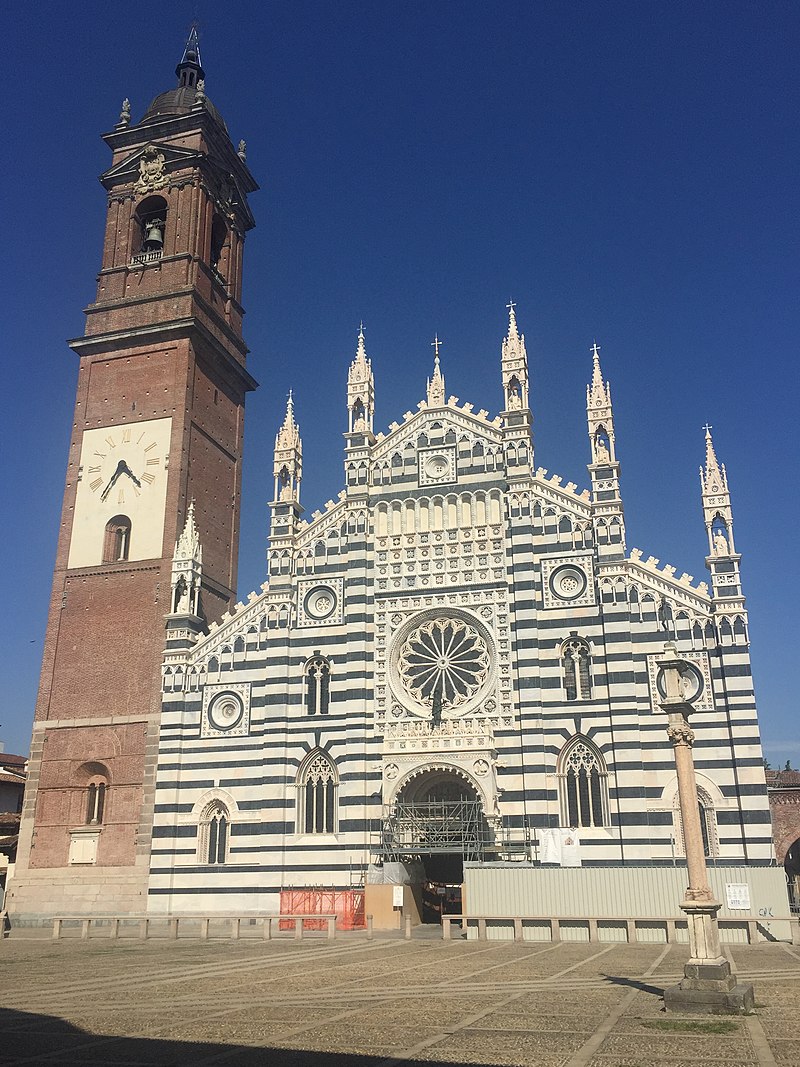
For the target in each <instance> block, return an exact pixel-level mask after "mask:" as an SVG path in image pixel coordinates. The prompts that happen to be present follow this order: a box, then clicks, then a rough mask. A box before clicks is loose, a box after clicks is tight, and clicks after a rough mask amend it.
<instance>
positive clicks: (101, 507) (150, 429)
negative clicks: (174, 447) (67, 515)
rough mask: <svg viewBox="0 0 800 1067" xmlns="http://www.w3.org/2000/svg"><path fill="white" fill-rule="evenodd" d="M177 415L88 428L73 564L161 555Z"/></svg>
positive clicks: (72, 545) (71, 555) (72, 547)
mask: <svg viewBox="0 0 800 1067" xmlns="http://www.w3.org/2000/svg"><path fill="white" fill-rule="evenodd" d="M171 430H172V419H150V420H148V421H146V422H134V423H128V424H124V423H123V424H121V425H117V426H104V427H99V428H96V429H91V430H86V431H85V433H84V435H83V443H82V447H81V461H80V471H79V474H78V488H77V492H76V494H75V515H74V520H73V523H72V539H71V541H70V548H69V563H68V566H69V567H94V566H97V565H98V564H101V563H109V562H117V561H122V560H143V559H158V558H159V557H160V556H161V553H162V545H163V540H164V508H165V505H166V495H167V466H168V460H169V441H170V433H171Z"/></svg>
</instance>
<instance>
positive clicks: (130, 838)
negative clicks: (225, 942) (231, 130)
mask: <svg viewBox="0 0 800 1067" xmlns="http://www.w3.org/2000/svg"><path fill="white" fill-rule="evenodd" d="M176 74H177V78H178V82H177V85H176V86H175V87H174V88H172V89H170V90H169V91H167V92H165V93H162V94H161V95H160V96H157V97H156V99H155V100H154V101H153V102H152V104H151V105H150V107H149V108H148V109H147V111H146V112H145V115H144V117H143V118H142V119H141V121H139V122H138V123H132V122H131V113H130V104H129V103H128V101H127V100H126V101H125V102H124V104H123V107H122V113H121V115H120V118H119V121H118V123H117V125H116V126H115V127H114V129H113V130H112V132H111V133H108V134H106V135H105V136H104V138H103V139H104V141H105V142H106V144H107V145H108V146H109V148H110V149H111V152H112V160H111V166H110V168H109V169H108V170H107V171H106V172H105V173H104V174H103V175H102V176H101V178H100V181H101V182H102V184H103V186H104V188H105V189H106V191H107V194H108V195H107V217H106V227H105V236H104V241H103V252H102V265H101V269H100V274H99V278H98V284H97V296H96V298H95V301H94V303H92V304H90V306H89V307H88V308H87V311H86V317H87V321H86V332H85V335H84V336H83V337H81V338H80V339H78V340H75V341H71V342H70V347H71V348H72V349H73V350H74V351H75V352H76V353H77V355H78V356H79V358H80V365H79V372H78V388H77V399H76V403H75V417H74V424H73V431H72V439H71V442H70V450H69V460H68V466H67V478H66V489H65V493H64V505H63V511H62V516H61V526H60V531H59V539H58V548H57V556H56V564H55V575H54V580H53V592H52V600H51V603H50V614H49V619H48V625H47V632H46V638H45V646H44V656H43V663H42V673H41V681H40V688H39V696H38V701H37V705H36V715H35V723H34V730H33V741H32V751H31V774H30V779H29V786H28V791H27V794H26V801H25V810H24V814H23V824H22V832H21V837H20V847H19V855H18V861H17V867H16V873H15V878H14V880H13V881H12V883H11V887H10V892H9V897H8V900H7V907H8V910H9V913H10V915H11V920H12V923H16V924H17V925H25V924H28V923H36V922H39V921H42V920H43V919H45V918H47V917H49V916H51V915H53V914H57V913H60V914H80V913H92V914H103V913H108V914H115V913H116V914H123V913H135V912H139V913H141V912H143V911H145V909H146V885H147V875H148V866H149V852H150V827H151V823H152V805H153V774H154V768H155V759H156V748H157V737H158V726H159V718H160V703H161V702H160V693H161V661H162V651H163V647H164V643H165V624H164V616H165V615H166V614H167V613H169V611H170V607H171V605H170V577H171V566H172V557H173V551H174V548H175V543H176V540H177V538H178V537H179V535H180V533H181V530H182V529H183V527H184V523H185V519H186V514H187V510H188V508H189V506H190V503H191V501H192V500H193V501H194V515H195V520H196V523H197V528H198V531H199V536H200V540H201V542H202V545H203V582H202V589H201V592H200V601H199V609H198V614H200V615H201V616H202V618H203V619H204V621H205V622H211V621H213V620H215V619H218V618H219V617H220V616H221V615H222V614H223V612H225V611H226V610H227V609H228V607H229V606H230V605H231V604H232V603H233V599H234V585H235V582H236V566H237V552H238V537H239V507H240V488H241V458H242V431H243V421H244V401H245V394H246V393H247V392H248V391H249V390H251V389H253V388H255V386H256V382H255V381H254V379H253V378H252V377H251V376H250V374H249V373H248V371H247V369H246V366H245V363H246V355H247V347H246V345H245V343H244V341H243V339H242V316H243V309H242V306H241V295H242V253H243V248H244V238H245V234H246V232H247V231H248V230H249V229H250V228H251V227H252V226H253V225H254V220H253V217H252V215H251V213H250V209H249V207H248V204H247V196H248V194H249V193H252V192H253V191H254V190H255V189H256V188H257V185H256V183H255V181H254V180H253V177H252V175H251V174H250V172H249V170H248V169H247V166H246V164H245V145H244V142H243V141H242V142H240V144H239V147H238V150H237V149H235V148H234V147H233V144H232V143H231V140H230V137H229V135H228V131H227V128H226V126H225V123H224V122H223V120H222V117H221V116H220V114H219V112H218V111H217V110H216V108H215V107H214V105H213V104H212V103H211V101H210V100H209V99H208V97H207V96H206V95H205V74H204V71H203V67H202V64H201V59H200V50H199V44H198V40H197V33H196V30H195V29H192V31H191V34H190V36H189V40H188V41H187V44H186V48H185V49H184V53H183V56H182V59H181V62H180V63H179V64H178V67H177V70H176Z"/></svg>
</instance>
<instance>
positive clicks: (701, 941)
mask: <svg viewBox="0 0 800 1067" xmlns="http://www.w3.org/2000/svg"><path fill="white" fill-rule="evenodd" d="M720 907H721V905H720V904H719V903H718V902H717V901H715V900H709V901H702V902H701V901H684V902H683V903H682V904H681V905H680V908H681V911H683V912H684V913H685V915H686V919H687V923H688V927H689V946H690V951H691V956H690V957H689V959H688V960H687V962H686V966H685V967H684V969H683V975H684V977H683V980H682V981H681V982H679V983H678V984H677V985H674V986H669V987H668V988H667V989H665V990H664V1007H665V1008H666V1010H667V1011H680V1012H703V1013H706V1014H711V1015H744V1014H747V1013H748V1012H750V1011H752V1010H753V1008H754V1007H755V995H754V992H753V986H752V985H751V984H750V983H749V982H739V981H738V980H737V978H736V975H735V974H734V973H733V972H732V971H731V965H730V963H728V961H727V959H726V958H725V957H724V956H723V955H722V952H721V950H720V947H719V933H718V927H717V912H718V911H719V909H720Z"/></svg>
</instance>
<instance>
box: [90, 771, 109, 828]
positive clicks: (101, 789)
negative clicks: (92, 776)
mask: <svg viewBox="0 0 800 1067" xmlns="http://www.w3.org/2000/svg"><path fill="white" fill-rule="evenodd" d="M105 806H106V783H105V782H104V781H102V780H99V781H92V782H90V783H89V785H88V786H87V789H86V825H87V826H99V825H100V824H101V823H102V822H103V812H104V811H105Z"/></svg>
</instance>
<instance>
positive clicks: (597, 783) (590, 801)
mask: <svg viewBox="0 0 800 1067" xmlns="http://www.w3.org/2000/svg"><path fill="white" fill-rule="evenodd" d="M558 793H559V798H560V801H561V825H562V826H576V827H577V826H608V824H609V816H608V771H607V769H606V765H605V761H604V760H603V757H602V756H601V755H600V753H599V751H598V750H597V749H596V748H595V746H594V745H593V744H592V743H591V741H589V740H588V738H586V737H581V736H580V735H577V736H576V737H573V738H572V740H571V741H568V742H567V744H566V745H565V746H564V748H563V749H562V752H561V755H560V757H559V761H558Z"/></svg>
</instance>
